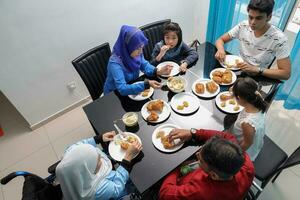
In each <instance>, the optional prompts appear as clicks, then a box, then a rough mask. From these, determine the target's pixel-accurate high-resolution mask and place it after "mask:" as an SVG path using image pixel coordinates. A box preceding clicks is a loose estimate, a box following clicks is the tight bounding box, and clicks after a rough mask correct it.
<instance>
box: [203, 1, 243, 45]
mask: <svg viewBox="0 0 300 200" xmlns="http://www.w3.org/2000/svg"><path fill="white" fill-rule="evenodd" d="M236 1H237V0H226V1H224V0H211V1H210V4H209V15H208V23H207V32H206V41H208V42H211V43H213V44H214V43H215V42H216V40H217V39H218V38H219V37H220V36H221V35H223V34H224V33H225V32H227V31H228V30H230V28H231V25H232V18H233V14H234V8H235V4H236Z"/></svg>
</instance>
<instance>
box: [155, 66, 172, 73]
mask: <svg viewBox="0 0 300 200" xmlns="http://www.w3.org/2000/svg"><path fill="white" fill-rule="evenodd" d="M172 69H173V66H172V65H165V66H163V67H162V68H160V69H158V70H157V75H169V74H170V73H171V71H172Z"/></svg>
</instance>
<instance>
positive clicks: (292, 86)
mask: <svg viewBox="0 0 300 200" xmlns="http://www.w3.org/2000/svg"><path fill="white" fill-rule="evenodd" d="M290 58H291V62H292V71H291V77H290V78H289V79H288V80H287V81H285V82H284V84H282V85H281V86H280V88H279V90H278V92H277V94H276V97H275V99H276V100H284V104H283V106H284V108H286V109H300V32H298V34H297V37H296V40H295V43H294V47H293V49H292V52H291V56H290Z"/></svg>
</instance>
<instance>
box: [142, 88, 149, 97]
mask: <svg viewBox="0 0 300 200" xmlns="http://www.w3.org/2000/svg"><path fill="white" fill-rule="evenodd" d="M149 92H150V89H146V90H144V91H143V92H142V96H143V97H147V96H148V95H149Z"/></svg>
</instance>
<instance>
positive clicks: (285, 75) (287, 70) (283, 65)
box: [262, 57, 291, 80]
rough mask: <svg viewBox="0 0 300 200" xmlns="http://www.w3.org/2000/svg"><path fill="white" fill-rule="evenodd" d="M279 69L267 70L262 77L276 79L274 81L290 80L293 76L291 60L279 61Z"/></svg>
mask: <svg viewBox="0 0 300 200" xmlns="http://www.w3.org/2000/svg"><path fill="white" fill-rule="evenodd" d="M277 66H278V69H265V70H264V71H263V73H262V75H264V76H266V77H269V78H274V79H281V80H287V79H289V78H290V75H291V61H290V58H289V57H287V58H283V59H280V60H277Z"/></svg>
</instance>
